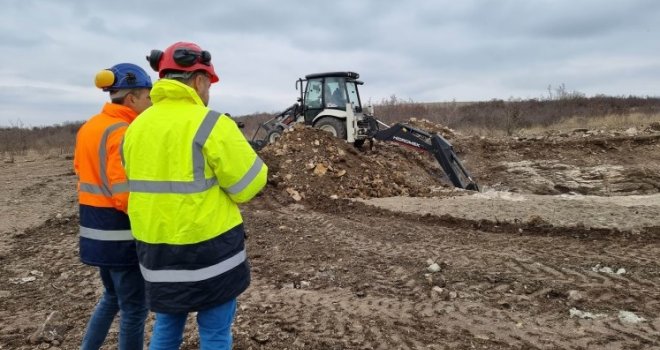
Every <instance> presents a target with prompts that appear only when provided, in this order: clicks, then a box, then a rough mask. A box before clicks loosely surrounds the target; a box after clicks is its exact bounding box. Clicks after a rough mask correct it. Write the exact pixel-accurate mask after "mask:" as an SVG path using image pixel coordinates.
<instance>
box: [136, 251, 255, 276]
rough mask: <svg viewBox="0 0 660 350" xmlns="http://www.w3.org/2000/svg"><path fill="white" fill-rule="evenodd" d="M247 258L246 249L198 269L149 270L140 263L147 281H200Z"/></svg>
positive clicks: (220, 272) (219, 273) (220, 273)
mask: <svg viewBox="0 0 660 350" xmlns="http://www.w3.org/2000/svg"><path fill="white" fill-rule="evenodd" d="M246 258H247V254H246V253H245V249H243V250H242V251H240V252H238V253H237V254H236V255H234V256H232V257H230V258H228V259H225V260H223V261H221V262H219V263H217V264H215V265H211V266H209V267H204V268H201V269H197V270H149V269H148V268H146V267H144V266H142V264H140V271H142V276H143V277H144V279H145V280H146V281H147V282H152V283H158V282H170V283H172V282H199V281H203V280H207V279H209V278H213V277H216V276H219V275H222V274H223V273H225V272H227V271H229V270H231V269H233V268H235V267H236V266H239V265H240V264H242V263H243V262H244V261H245V259H246Z"/></svg>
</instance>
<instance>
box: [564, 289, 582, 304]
mask: <svg viewBox="0 0 660 350" xmlns="http://www.w3.org/2000/svg"><path fill="white" fill-rule="evenodd" d="M568 300H572V301H580V300H584V295H582V293H580V292H579V291H577V290H569V291H568Z"/></svg>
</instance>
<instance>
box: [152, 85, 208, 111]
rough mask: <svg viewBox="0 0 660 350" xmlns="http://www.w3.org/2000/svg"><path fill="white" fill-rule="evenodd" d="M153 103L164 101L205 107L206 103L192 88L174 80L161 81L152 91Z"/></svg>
mask: <svg viewBox="0 0 660 350" xmlns="http://www.w3.org/2000/svg"><path fill="white" fill-rule="evenodd" d="M151 101H152V102H153V104H158V103H160V102H164V101H179V102H184V103H192V104H198V105H201V106H204V102H203V101H202V99H201V98H200V97H199V95H198V94H197V91H195V90H194V89H193V88H191V87H190V86H188V85H186V84H184V83H181V82H179V81H176V80H173V79H160V80H158V81H157V82H156V83H154V86H153V88H152V89H151Z"/></svg>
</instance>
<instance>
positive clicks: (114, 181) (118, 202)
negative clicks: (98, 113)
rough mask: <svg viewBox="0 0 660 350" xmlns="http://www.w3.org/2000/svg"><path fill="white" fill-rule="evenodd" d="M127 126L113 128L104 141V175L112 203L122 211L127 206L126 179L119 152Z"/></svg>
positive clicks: (124, 210)
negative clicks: (105, 141)
mask: <svg viewBox="0 0 660 350" xmlns="http://www.w3.org/2000/svg"><path fill="white" fill-rule="evenodd" d="M126 128H127V126H123V127H120V128H118V129H116V130H114V131H113V132H112V133H111V134H110V135H109V136H108V141H107V143H106V172H107V173H106V176H107V178H108V183H109V185H110V192H111V193H112V203H113V205H114V207H115V209H117V210H121V211H123V212H124V213H125V212H126V211H127V208H128V180H127V179H126V173H125V171H124V166H123V164H122V161H121V154H120V153H119V151H120V147H121V142H122V139H123V138H124V133H125V132H126Z"/></svg>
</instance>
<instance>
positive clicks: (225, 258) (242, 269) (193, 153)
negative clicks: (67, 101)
mask: <svg viewBox="0 0 660 350" xmlns="http://www.w3.org/2000/svg"><path fill="white" fill-rule="evenodd" d="M147 59H148V60H149V63H150V65H151V67H152V68H154V70H156V71H158V72H159V76H160V78H162V79H160V80H159V81H157V82H156V83H155V84H154V87H153V89H152V90H151V99H152V101H153V106H152V107H151V108H149V110H147V111H146V112H145V113H143V114H142V115H141V116H140V118H138V119H137V120H136V121H135V122H134V123H133V124H131V126H130V127H129V128H128V130H127V132H126V135H125V138H124V142H123V146H122V154H123V159H124V166H125V169H126V175H127V177H128V179H129V186H130V197H129V204H128V215H129V217H130V219H131V225H132V229H133V236H134V237H135V240H136V242H137V251H138V258H139V262H140V269H141V271H142V275H143V276H144V279H145V281H146V292H147V303H148V305H149V307H150V309H151V310H153V311H154V312H156V322H155V325H154V330H153V335H152V339H151V344H150V349H178V348H179V345H180V344H181V341H182V334H183V329H184V325H185V321H186V315H187V313H189V312H192V311H197V312H198V314H197V322H198V325H199V333H200V341H201V343H202V348H209V349H210V348H213V349H225V348H226V349H229V348H231V342H232V340H231V325H232V322H233V319H234V315H235V312H236V297H237V296H238V295H239V294H241V293H242V292H243V291H245V290H246V289H247V287H248V285H249V283H250V270H249V265H248V260H247V255H246V250H245V242H244V237H245V232H244V229H243V219H242V218H241V214H240V211H239V209H238V205H237V204H238V203H244V202H247V201H249V200H250V199H252V198H253V197H254V196H255V195H256V194H257V193H258V192H259V191H260V190H261V189H262V188H263V186H264V185H265V183H266V175H267V171H268V168H267V166H266V165H265V164H264V163H263V161H262V160H261V159H260V158H259V156H257V154H256V153H255V152H254V151H253V149H252V148H251V147H250V145H249V143H248V142H247V140H246V139H245V137H244V136H243V134H242V133H241V131H240V130H239V129H238V127H237V125H236V123H235V122H234V121H233V120H232V119H231V118H229V116H228V115H225V114H220V113H218V112H215V111H212V110H210V109H209V108H208V107H207V105H208V101H209V89H210V87H211V84H212V83H215V82H217V81H218V80H219V79H218V76H217V74H216V72H215V70H214V67H213V64H212V63H211V54H210V53H209V52H208V51H205V50H202V49H201V48H200V47H199V46H198V45H196V44H193V43H186V42H178V43H175V44H173V45H171V46H170V47H168V48H167V49H166V50H165V51H164V52H162V51H159V50H152V51H151V54H150V55H149V56H148V57H147Z"/></svg>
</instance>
